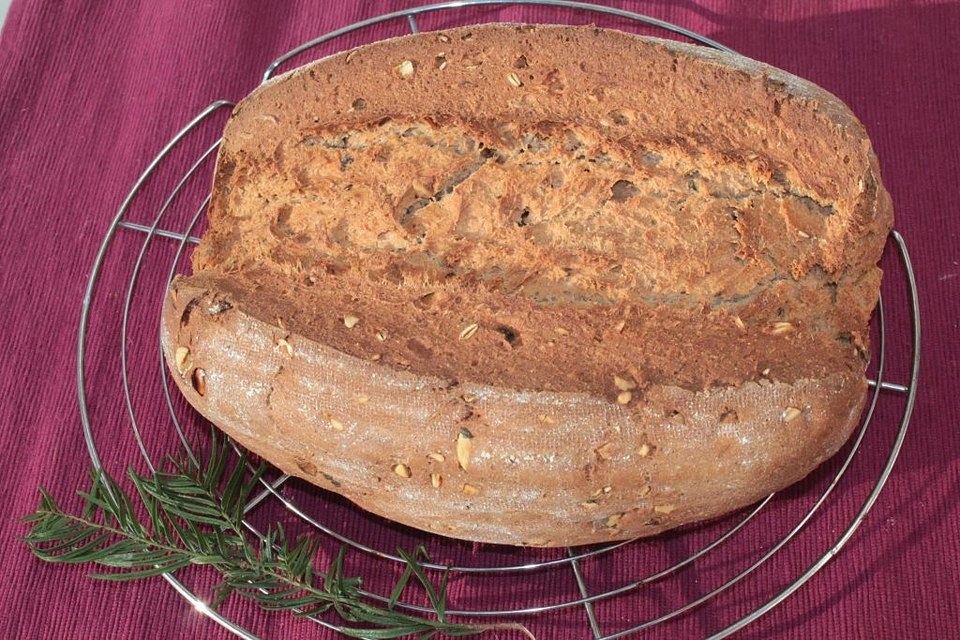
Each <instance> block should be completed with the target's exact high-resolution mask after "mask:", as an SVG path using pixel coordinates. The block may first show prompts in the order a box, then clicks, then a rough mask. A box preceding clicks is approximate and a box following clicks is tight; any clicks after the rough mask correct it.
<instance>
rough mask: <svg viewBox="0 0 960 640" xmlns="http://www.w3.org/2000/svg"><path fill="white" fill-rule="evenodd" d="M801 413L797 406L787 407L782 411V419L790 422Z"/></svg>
mask: <svg viewBox="0 0 960 640" xmlns="http://www.w3.org/2000/svg"><path fill="white" fill-rule="evenodd" d="M801 413H803V412H802V411H800V409H798V408H797V407H787V408H786V409H785V410H784V412H783V421H784V422H790V421H792V420H795V419H797V418H799V417H800V414H801Z"/></svg>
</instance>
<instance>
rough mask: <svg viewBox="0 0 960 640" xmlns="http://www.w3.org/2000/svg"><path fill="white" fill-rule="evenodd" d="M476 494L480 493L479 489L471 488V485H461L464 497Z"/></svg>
mask: <svg viewBox="0 0 960 640" xmlns="http://www.w3.org/2000/svg"><path fill="white" fill-rule="evenodd" d="M478 493H480V489H479V488H478V487H475V486H473V485H472V484H465V485H463V495H465V496H475V495H477V494H478Z"/></svg>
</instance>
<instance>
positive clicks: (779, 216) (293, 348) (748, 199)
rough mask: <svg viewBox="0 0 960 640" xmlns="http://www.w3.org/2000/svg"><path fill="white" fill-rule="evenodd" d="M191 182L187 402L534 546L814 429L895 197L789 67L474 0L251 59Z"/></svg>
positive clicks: (310, 472) (259, 442) (444, 517)
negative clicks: (428, 23)
mask: <svg viewBox="0 0 960 640" xmlns="http://www.w3.org/2000/svg"><path fill="white" fill-rule="evenodd" d="M208 216H209V229H208V231H207V232H206V234H205V235H204V237H203V240H202V242H201V244H200V246H199V247H198V248H197V250H196V251H195V253H194V255H193V274H192V275H187V276H180V277H177V278H176V279H175V280H174V282H173V283H172V285H171V287H170V289H169V292H168V295H167V296H166V299H165V305H164V309H163V321H162V322H163V326H162V342H163V348H164V353H165V356H166V358H167V360H168V362H169V366H170V368H171V372H172V376H173V378H174V380H176V382H177V384H178V386H179V388H180V389H181V391H182V392H183V394H184V395H185V396H186V398H187V399H188V400H189V402H190V403H191V404H192V405H193V406H194V407H196V409H197V410H198V411H200V412H201V413H202V414H203V415H204V416H206V417H207V418H209V419H210V420H211V421H212V422H213V423H214V424H216V425H217V426H218V427H219V428H221V429H222V430H223V431H225V432H226V433H228V434H229V435H230V436H232V437H233V438H235V439H236V440H237V441H238V442H239V443H240V444H242V445H243V446H244V447H246V448H248V449H250V450H251V451H253V452H255V453H257V454H259V455H260V456H262V457H263V458H265V459H266V460H268V461H270V462H271V463H273V464H274V465H276V466H277V467H279V468H280V469H282V470H283V471H284V472H286V473H288V474H292V475H294V476H298V477H300V478H303V479H305V480H307V481H309V482H311V483H314V484H316V485H318V486H320V487H323V488H324V489H327V490H330V491H333V492H336V493H338V494H341V495H343V496H345V497H347V498H349V499H350V500H352V501H353V502H355V503H356V504H357V505H359V506H360V507H362V508H364V509H367V510H369V511H372V512H374V513H377V514H380V515H381V516H384V517H386V518H389V519H390V520H393V521H396V522H400V523H404V524H407V525H410V526H413V527H417V528H420V529H424V530H427V531H431V532H435V533H438V534H442V535H446V536H452V537H456V538H463V539H468V540H476V541H484V542H493V543H505V544H517V545H520V544H522V545H543V546H559V545H578V544H586V543H595V542H599V541H609V540H617V539H626V538H632V537H636V536H648V535H652V534H656V533H658V532H661V531H664V530H667V529H670V528H672V527H676V526H679V525H682V524H686V523H692V522H697V521H701V520H705V519H709V518H714V517H717V516H719V515H722V514H724V513H727V512H729V511H731V510H734V509H737V508H740V507H743V506H744V505H748V504H750V503H752V502H754V501H756V500H758V499H760V498H761V497H763V496H765V495H767V494H768V493H770V492H772V491H776V490H778V489H781V488H783V487H785V486H787V485H789V484H791V483H794V482H796V481H797V480H799V479H801V478H803V477H804V476H806V475H807V474H808V473H809V472H810V471H811V470H813V469H814V468H815V467H817V466H818V465H819V464H820V463H821V462H823V461H824V460H825V459H826V458H828V457H829V456H831V455H833V454H834V453H835V452H836V451H837V450H838V448H839V447H840V446H841V445H842V444H843V443H844V441H845V440H846V439H847V438H848V436H849V434H850V432H851V430H852V429H853V428H854V426H855V425H856V424H857V422H858V420H859V416H860V413H861V410H862V407H863V403H864V398H865V392H866V379H865V375H864V371H865V366H866V362H867V359H868V355H867V349H868V344H867V341H868V334H867V332H868V329H867V326H868V322H869V318H870V315H871V313H872V310H873V308H874V306H875V304H876V301H877V296H878V291H879V284H880V270H879V269H878V268H877V261H878V259H879V257H880V253H881V251H882V248H883V245H884V241H885V238H886V236H887V233H888V231H889V229H890V226H891V222H892V207H891V203H890V198H889V196H888V195H887V193H886V191H885V190H884V188H883V186H882V185H881V183H880V178H879V173H878V168H877V161H876V158H875V157H874V154H873V152H872V150H871V146H870V142H869V140H868V139H867V136H866V134H865V132H864V129H863V127H862V125H861V124H860V123H859V122H858V121H857V120H856V118H855V117H854V116H853V115H852V114H851V113H850V111H849V110H848V109H847V108H846V107H845V106H844V105H843V104H842V103H841V102H840V101H839V100H837V99H836V98H835V97H833V96H832V95H830V94H829V93H827V92H825V91H824V90H822V89H820V88H818V87H816V86H814V85H812V84H810V83H809V82H806V81H803V80H800V79H798V78H796V77H793V76H791V75H789V74H787V73H785V72H783V71H779V70H777V69H774V68H771V67H768V66H765V65H763V64H760V63H757V62H754V61H752V60H749V59H746V58H742V57H738V56H735V55H729V54H725V53H718V52H716V51H712V50H707V49H704V48H701V47H696V46H690V45H684V44H678V43H675V42H669V41H661V40H655V39H649V38H642V37H637V36H633V35H629V34H626V33H621V32H617V31H610V30H604V29H598V28H588V27H566V26H517V25H486V26H477V27H471V28H461V29H453V30H450V31H444V32H436V33H421V34H417V35H412V36H407V37H403V38H397V39H393V40H388V41H384V42H379V43H376V44H372V45H369V46H365V47H361V48H359V49H355V50H352V51H349V52H346V53H341V54H337V55H334V56H332V57H329V58H325V59H323V60H320V61H318V62H315V63H313V64H310V65H308V66H306V67H302V68H299V69H296V70H294V71H292V72H290V73H287V74H285V75H283V76H280V77H278V78H276V79H274V80H271V81H270V82H268V83H266V84H265V85H263V86H261V87H260V88H258V89H257V90H256V91H254V92H253V93H252V94H251V95H250V96H249V97H247V98H246V99H245V100H243V101H242V102H241V103H240V104H238V105H237V107H236V109H235V110H234V113H233V116H232V118H231V120H230V122H229V124H228V125H227V127H226V131H225V133H224V137H223V144H222V147H221V149H220V154H219V157H218V161H217V169H216V176H215V182H214V187H213V193H212V200H211V203H210V207H209V211H208Z"/></svg>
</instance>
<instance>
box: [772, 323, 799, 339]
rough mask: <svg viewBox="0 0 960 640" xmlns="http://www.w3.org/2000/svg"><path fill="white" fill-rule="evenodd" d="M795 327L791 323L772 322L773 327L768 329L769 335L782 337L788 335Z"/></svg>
mask: <svg viewBox="0 0 960 640" xmlns="http://www.w3.org/2000/svg"><path fill="white" fill-rule="evenodd" d="M795 328H796V327H794V326H793V323H792V322H774V323H773V326H772V327H771V329H770V333H772V334H773V335H775V336H779V335H783V334H784V333H790V332H791V331H793V330H794V329H795Z"/></svg>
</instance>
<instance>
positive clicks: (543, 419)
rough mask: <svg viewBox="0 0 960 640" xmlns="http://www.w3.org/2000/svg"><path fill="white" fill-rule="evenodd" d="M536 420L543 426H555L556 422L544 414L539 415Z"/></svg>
mask: <svg viewBox="0 0 960 640" xmlns="http://www.w3.org/2000/svg"><path fill="white" fill-rule="evenodd" d="M537 420H539V421H540V422H542V423H543V424H557V421H556V420H555V419H554V418H552V417H550V416H548V415H547V414H545V413H541V414H540V415H538V416H537Z"/></svg>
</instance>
